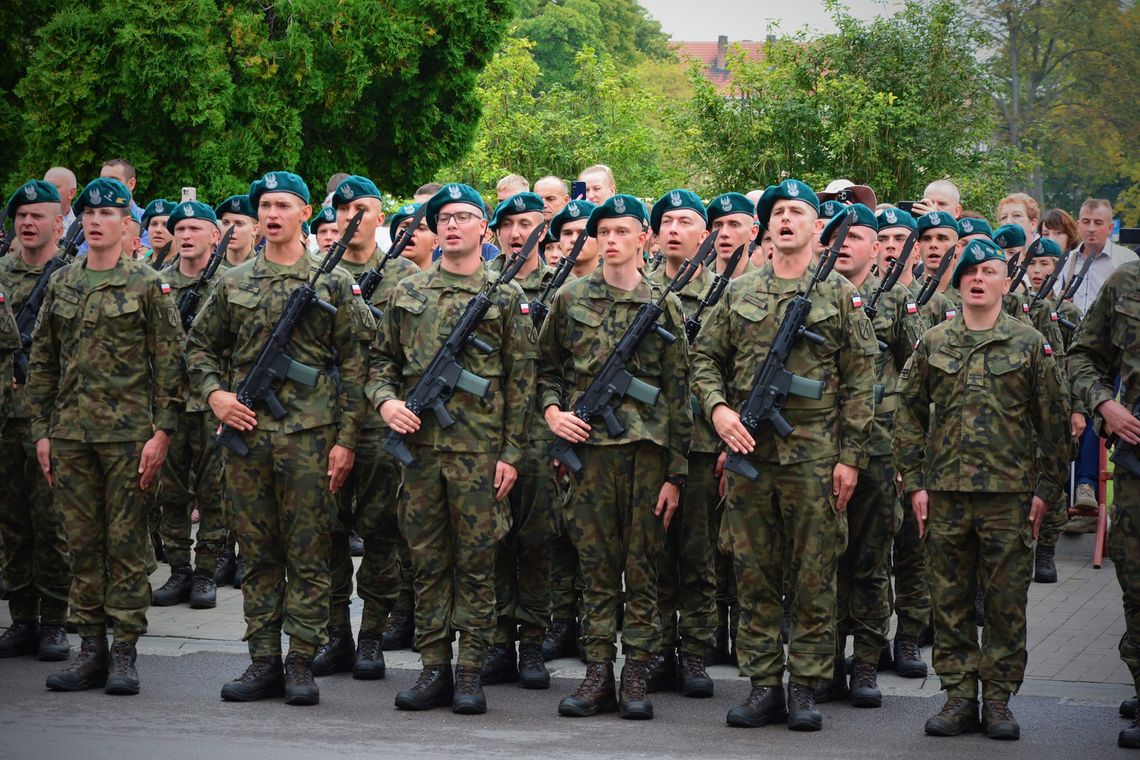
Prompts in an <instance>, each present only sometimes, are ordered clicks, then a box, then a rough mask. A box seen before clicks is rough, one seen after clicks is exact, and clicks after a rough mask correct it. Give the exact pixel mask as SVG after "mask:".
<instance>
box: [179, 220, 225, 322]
mask: <svg viewBox="0 0 1140 760" xmlns="http://www.w3.org/2000/svg"><path fill="white" fill-rule="evenodd" d="M233 236H234V228H233V227H230V228H229V229H228V230H226V234H225V235H222V240H221V242H219V243H218V244H217V245H216V246H214V251H213V253H211V254H210V260H209V261H207V262H206V267H205V269H203V270H202V274H201V275H199V276H198V281H197V282H195V283H194V284H193V285H192V286H191V287H189V288H187V289H186V290H184V291H182V295H180V296H179V297H178V316H179V317H181V319H182V329H183V330H189V329H190V325H191V324H193V323H194V317H195V316H197V314H198V304H199V303H201V302H202V291H203V290H205V289H206V286H207V285H209V284H210V280H212V279H214V275H215V274H216V273H217V271H218V266H219V265H220V264H221V263H222V259H224V258H225V257H226V250H227V249H228V248H229V247H230V238H232V237H233Z"/></svg>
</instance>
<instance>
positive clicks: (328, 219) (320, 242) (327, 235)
mask: <svg viewBox="0 0 1140 760" xmlns="http://www.w3.org/2000/svg"><path fill="white" fill-rule="evenodd" d="M350 218H351V217H350ZM309 233H310V234H312V236H313V237H315V238H316V239H317V251H319V252H320V253H321V255H324V254H326V253H328V252H329V249H330V248H332V244H333V243H335V242H336V241H337V240H339V239H340V230H339V225H338V222H337V213H336V209H334V208H333V207H332V206H325V207H324V208H322V209H321V210H320V211H318V212H317V213H316V215H315V216H313V218H312V219H310V220H309Z"/></svg>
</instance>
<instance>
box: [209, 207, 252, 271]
mask: <svg viewBox="0 0 1140 760" xmlns="http://www.w3.org/2000/svg"><path fill="white" fill-rule="evenodd" d="M214 213H215V214H216V215H217V217H218V223H219V226H220V227H221V230H222V234H223V235H224V234H225V233H226V231H228V230H229V229H230V228H231V227H232V228H233V230H234V234H233V236H232V237H230V244H229V247H228V248H227V249H226V258H225V260H224V261H223V262H222V268H223V269H230V268H231V267H236V266H237V265H238V264H241V263H243V262H245V261H246V260H247V259H248V258H249V257H250V256H252V255H253V248H254V246H255V245H256V244H257V238H258V234H259V233H260V232H261V228H260V227H259V226H258V224H257V209H255V208H254V207H253V205H252V204H250V202H249V196H248V195H246V194H245V193H242V194H241V195H231V196H230V197H229V198H226V199H225V200H224V201H222V202H221V203H219V204H218V205H217V206H215V207H214Z"/></svg>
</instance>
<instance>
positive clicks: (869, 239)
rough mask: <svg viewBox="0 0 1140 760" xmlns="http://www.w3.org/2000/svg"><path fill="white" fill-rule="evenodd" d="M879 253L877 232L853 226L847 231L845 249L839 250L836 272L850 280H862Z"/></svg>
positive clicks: (844, 242)
mask: <svg viewBox="0 0 1140 760" xmlns="http://www.w3.org/2000/svg"><path fill="white" fill-rule="evenodd" d="M833 239H834V238H833ZM829 242H831V241H829ZM878 252H879V239H878V235H877V233H876V232H875V230H873V229H871V228H870V227H864V226H861V225H860V226H854V225H852V226H851V227H850V228H849V229H848V230H847V237H846V238H845V239H844V240H843V247H842V248H840V249H839V258H837V259H836V260H835V271H837V272H839V273H840V274H841V275H843V276H844V277H846V278H848V279H852V278H854V279H859V280H861V279H862V278H863V277H866V276H867V272H868V270H870V268H871V263H872V262H873V261H874V260H875V256H876V255H877V254H878Z"/></svg>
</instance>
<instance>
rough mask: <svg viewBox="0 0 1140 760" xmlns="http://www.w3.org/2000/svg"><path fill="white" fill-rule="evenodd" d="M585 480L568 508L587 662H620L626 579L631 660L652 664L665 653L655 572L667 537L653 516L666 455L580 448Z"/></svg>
mask: <svg viewBox="0 0 1140 760" xmlns="http://www.w3.org/2000/svg"><path fill="white" fill-rule="evenodd" d="M577 450H578V457H579V458H580V459H581V460H582V473H581V477H580V479H578V480H576V481H575V482H574V483H573V486H572V490H571V492H570V503H569V505H568V509H567V516H568V523H569V530H570V540H571V541H572V542H573V543H574V548H575V549H576V550H577V553H578V568H579V572H581V574H582V611H581V613H582V644H583V646H584V648H585V650H586V659H587V660H588V661H589V662H606V661H609V660H613V659H614V658H615V657H616V656H617V647H616V646H615V643H614V639H615V637H616V634H617V618H618V608H619V606H620V605H621V599H622V574H623V572H624V574H625V623H624V625H623V626H622V631H621V643H622V652H623V653H624V654H625V657H626V659H633V660H648V659H649V658H651V657H652V656H653V655H654V654H656V653H657V652H659V651H660V650H661V614H660V611H659V609H658V607H657V577H658V576H657V568H658V563H659V561H660V559H659V558H660V556H661V551H662V547H663V545H664V541H665V532H664V529H663V527H662V519H661V518H660V517H657V516H656V515H654V514H653V510H654V509H656V507H657V499H658V495H659V494H660V492H661V485H662V484H663V483H664V482H665V475H666V472H665V464H666V462H665V460H666V453H665V449H663V448H662V447H660V446H658V445H657V444H654V443H649V442H645V441H642V442H639V443H628V444H621V445H616V446H595V445H591V444H581V445H579V446H578V447H577Z"/></svg>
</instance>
